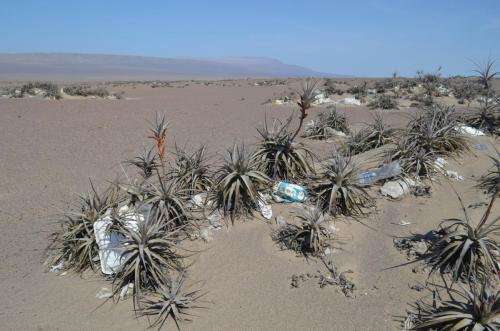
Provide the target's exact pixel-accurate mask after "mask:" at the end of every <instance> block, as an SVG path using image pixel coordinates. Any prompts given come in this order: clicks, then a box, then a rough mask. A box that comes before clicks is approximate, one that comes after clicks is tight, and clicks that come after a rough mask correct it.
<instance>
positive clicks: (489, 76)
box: [474, 58, 500, 96]
mask: <svg viewBox="0 0 500 331" xmlns="http://www.w3.org/2000/svg"><path fill="white" fill-rule="evenodd" d="M475 65H476V69H475V70H474V72H475V73H476V74H477V79H478V81H479V83H480V84H481V85H482V86H483V91H484V93H485V95H486V96H490V95H491V92H492V89H491V82H492V81H493V79H494V78H495V77H496V76H497V75H498V74H500V71H496V68H495V61H494V60H492V59H491V58H489V59H488V61H486V63H485V64H484V65H483V66H480V65H479V64H477V63H476V64H475Z"/></svg>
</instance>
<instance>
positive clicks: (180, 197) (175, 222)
mask: <svg viewBox="0 0 500 331" xmlns="http://www.w3.org/2000/svg"><path fill="white" fill-rule="evenodd" d="M139 189H140V190H143V192H144V193H143V194H145V197H146V198H145V199H144V202H146V203H149V204H151V206H152V207H153V208H156V209H157V210H158V213H159V214H158V218H159V219H160V220H161V221H162V222H163V223H165V224H166V226H167V228H168V229H169V230H175V229H177V228H183V229H184V230H189V229H190V226H191V225H193V224H192V222H191V217H190V214H189V209H188V206H187V201H188V199H189V192H190V191H189V190H188V189H183V188H182V187H180V186H179V184H178V183H177V182H176V181H175V180H172V179H168V178H165V177H162V176H161V175H160V174H159V172H158V171H157V181H156V182H153V181H148V183H147V185H145V186H142V187H140V188H139Z"/></svg>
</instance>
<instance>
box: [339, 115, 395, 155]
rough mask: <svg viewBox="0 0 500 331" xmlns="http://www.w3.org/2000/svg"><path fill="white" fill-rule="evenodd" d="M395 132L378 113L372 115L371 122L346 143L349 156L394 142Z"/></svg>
mask: <svg viewBox="0 0 500 331" xmlns="http://www.w3.org/2000/svg"><path fill="white" fill-rule="evenodd" d="M395 133H396V130H395V129H393V128H391V127H389V126H388V125H387V124H386V123H385V121H384V117H383V116H382V115H381V114H380V113H375V114H372V122H371V123H370V124H368V125H367V126H366V127H365V128H363V129H361V130H360V131H358V132H357V133H355V134H352V135H351V136H350V138H349V141H348V142H347V148H348V150H349V152H350V153H351V154H358V153H362V152H366V151H368V150H371V149H375V148H379V147H381V146H384V145H386V144H389V143H393V142H394V141H395Z"/></svg>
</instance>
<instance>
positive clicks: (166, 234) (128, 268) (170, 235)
mask: <svg viewBox="0 0 500 331" xmlns="http://www.w3.org/2000/svg"><path fill="white" fill-rule="evenodd" d="M161 213H162V212H161V210H159V209H158V208H155V207H153V208H151V209H150V211H149V212H148V213H146V215H144V219H143V220H140V221H138V222H137V223H136V224H137V226H130V225H128V224H127V221H128V220H127V218H126V217H124V218H123V219H120V220H119V228H118V233H120V234H121V235H123V237H124V238H125V240H124V242H123V252H122V258H121V265H120V267H119V269H118V270H117V272H116V274H115V275H114V279H113V285H114V291H113V293H114V294H115V295H116V294H119V292H120V291H121V289H122V288H123V287H124V286H127V285H128V284H133V285H134V288H133V295H134V303H137V302H138V301H139V298H140V295H141V292H144V291H155V290H157V289H159V288H161V287H162V286H165V285H167V284H169V281H170V272H171V271H172V270H175V271H182V261H181V258H182V257H181V255H179V253H178V248H177V239H176V237H177V233H176V232H177V231H180V228H177V229H176V230H173V231H171V230H169V229H170V228H171V227H169V226H168V223H166V222H165V221H164V220H163V217H162V215H161Z"/></svg>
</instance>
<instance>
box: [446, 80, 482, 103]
mask: <svg viewBox="0 0 500 331" xmlns="http://www.w3.org/2000/svg"><path fill="white" fill-rule="evenodd" d="M451 86H452V90H453V95H454V96H455V98H457V100H458V103H459V104H464V103H467V107H469V106H470V103H471V102H472V101H473V100H474V99H475V98H476V97H477V96H478V94H479V92H480V90H481V86H480V85H478V84H477V83H475V82H473V81H471V80H470V79H460V80H454V81H452V82H451Z"/></svg>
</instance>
